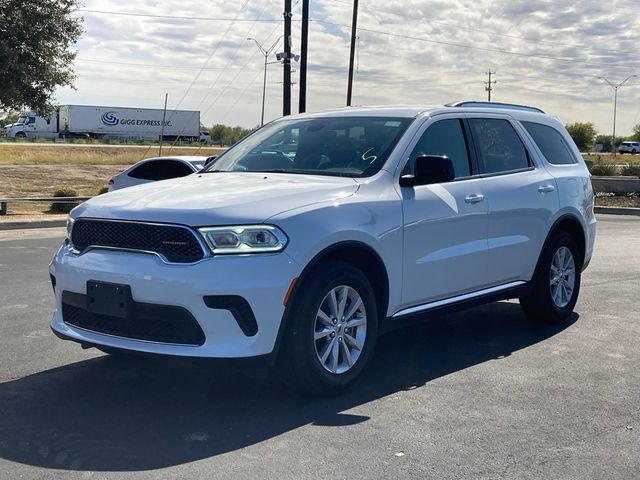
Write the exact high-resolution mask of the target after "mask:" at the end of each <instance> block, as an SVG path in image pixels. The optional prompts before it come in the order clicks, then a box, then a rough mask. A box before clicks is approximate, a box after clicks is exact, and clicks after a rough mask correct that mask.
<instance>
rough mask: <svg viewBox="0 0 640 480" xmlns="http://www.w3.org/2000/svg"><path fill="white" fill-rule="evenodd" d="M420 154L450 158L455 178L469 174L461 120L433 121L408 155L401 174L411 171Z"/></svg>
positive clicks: (467, 155) (467, 154)
mask: <svg viewBox="0 0 640 480" xmlns="http://www.w3.org/2000/svg"><path fill="white" fill-rule="evenodd" d="M422 155H444V156H446V157H449V158H450V159H451V163H453V168H454V171H455V175H456V178H460V177H468V176H469V175H471V169H470V168H469V153H468V151H467V142H466V140H465V137H464V131H463V129H462V125H461V121H460V120H458V119H451V120H441V121H439V122H435V123H433V124H432V125H431V126H429V128H427V130H426V131H425V132H424V133H423V134H422V137H420V140H418V143H417V144H416V146H415V147H414V149H413V151H412V152H411V156H410V157H409V162H408V163H407V165H406V167H405V169H404V172H403V175H404V174H409V173H411V172H413V169H414V165H415V163H416V158H418V157H420V156H422Z"/></svg>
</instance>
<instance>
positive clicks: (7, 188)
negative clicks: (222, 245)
mask: <svg viewBox="0 0 640 480" xmlns="http://www.w3.org/2000/svg"><path fill="white" fill-rule="evenodd" d="M221 151H222V149H220V148H218V147H204V148H184V147H182V148H179V147H178V148H173V149H172V148H170V147H166V146H165V147H164V148H163V150H162V154H163V155H207V156H208V155H216V154H218V153H220V152H221ZM157 154H158V147H157V146H154V147H153V148H151V149H149V148H147V147H135V146H125V147H120V146H108V145H100V146H89V145H42V144H35V145H34V144H25V145H1V144H0V198H21V197H34V196H44V197H50V196H52V195H53V192H54V191H55V190H56V189H58V188H61V187H71V188H73V189H75V190H77V191H78V193H79V195H81V196H89V195H97V194H98V191H99V190H100V189H101V188H102V187H104V186H106V185H107V182H108V181H109V179H110V178H111V177H112V176H113V175H115V174H116V173H118V172H120V171H122V170H124V169H126V168H127V167H128V166H129V165H132V164H134V163H135V162H137V161H139V160H141V159H143V158H148V157H152V156H155V155H157ZM48 208H49V204H43V203H22V204H15V203H14V204H9V209H10V210H11V211H14V212H23V211H24V212H42V211H46V210H48Z"/></svg>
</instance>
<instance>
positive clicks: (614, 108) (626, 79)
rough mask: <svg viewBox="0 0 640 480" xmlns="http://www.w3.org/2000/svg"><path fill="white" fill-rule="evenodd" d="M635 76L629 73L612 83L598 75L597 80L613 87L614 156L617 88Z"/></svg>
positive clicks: (614, 149) (613, 148)
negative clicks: (619, 80)
mask: <svg viewBox="0 0 640 480" xmlns="http://www.w3.org/2000/svg"><path fill="white" fill-rule="evenodd" d="M634 77H637V75H629V76H628V77H627V78H625V79H624V80H623V81H621V82H620V83H613V82H612V81H610V80H609V79H608V78H605V77H598V79H599V80H604V81H605V82H607V83H608V84H609V86H610V87H611V88H613V138H612V140H611V150H613V156H614V157H615V156H616V145H615V143H616V113H617V109H618V89H619V88H620V87H621V86H623V85H624V84H625V83H627V81H628V80H629V79H630V78H634Z"/></svg>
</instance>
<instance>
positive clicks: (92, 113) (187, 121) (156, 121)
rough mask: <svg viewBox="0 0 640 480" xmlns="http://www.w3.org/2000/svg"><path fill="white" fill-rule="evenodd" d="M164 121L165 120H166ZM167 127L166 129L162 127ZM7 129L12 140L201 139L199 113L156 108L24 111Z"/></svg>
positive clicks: (80, 107) (65, 107)
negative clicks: (47, 112) (37, 112)
mask: <svg viewBox="0 0 640 480" xmlns="http://www.w3.org/2000/svg"><path fill="white" fill-rule="evenodd" d="M163 118H164V120H163ZM163 126H164V128H163ZM4 128H5V135H6V136H7V137H9V138H97V139H104V140H107V139H122V140H124V139H127V140H159V139H160V136H161V135H162V136H163V140H168V141H172V140H184V141H197V140H199V138H200V112H199V111H197V110H167V111H166V113H165V112H164V110H162V109H154V108H129V107H104V106H94V105H61V106H59V107H57V108H56V109H55V110H54V111H53V112H52V113H51V114H50V115H48V116H46V117H45V116H40V115H37V114H36V112H34V111H30V110H27V111H24V112H22V113H21V114H20V117H19V118H18V121H17V122H16V123H13V124H11V125H7V126H5V127H4Z"/></svg>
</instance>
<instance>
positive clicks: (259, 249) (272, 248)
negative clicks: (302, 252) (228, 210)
mask: <svg viewBox="0 0 640 480" xmlns="http://www.w3.org/2000/svg"><path fill="white" fill-rule="evenodd" d="M198 230H199V231H200V233H201V234H202V236H203V237H204V239H205V240H206V242H207V245H209V248H210V249H211V252H212V253H213V254H215V255H224V254H231V253H269V252H279V251H281V250H282V249H284V247H285V246H286V245H287V241H288V240H287V236H286V235H285V234H284V232H283V231H282V230H280V229H279V228H278V227H274V226H272V225H240V226H237V227H204V228H200V229H198Z"/></svg>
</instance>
